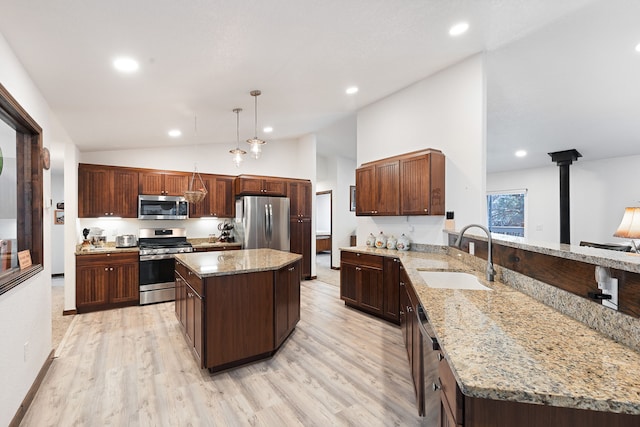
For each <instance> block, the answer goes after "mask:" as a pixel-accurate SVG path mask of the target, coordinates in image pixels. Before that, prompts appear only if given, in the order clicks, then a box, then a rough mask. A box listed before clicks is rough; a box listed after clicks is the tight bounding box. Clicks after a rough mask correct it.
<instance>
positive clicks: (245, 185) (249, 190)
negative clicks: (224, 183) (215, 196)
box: [236, 177, 264, 196]
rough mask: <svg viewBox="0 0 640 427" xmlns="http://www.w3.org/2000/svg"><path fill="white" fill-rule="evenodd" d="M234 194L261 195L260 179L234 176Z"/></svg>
mask: <svg viewBox="0 0 640 427" xmlns="http://www.w3.org/2000/svg"><path fill="white" fill-rule="evenodd" d="M236 194H238V195H243V196H244V195H258V196H260V195H262V194H264V192H263V191H262V179H260V178H246V177H239V178H236Z"/></svg>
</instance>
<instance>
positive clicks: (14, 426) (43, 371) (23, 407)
mask: <svg viewBox="0 0 640 427" xmlns="http://www.w3.org/2000/svg"><path fill="white" fill-rule="evenodd" d="M54 352H55V350H51V353H49V356H48V357H47V360H45V361H44V364H43V365H42V368H40V372H38V376H37V377H36V379H35V380H34V381H33V384H31V388H29V391H28V392H27V395H26V396H25V397H24V399H22V403H21V404H20V407H19V408H18V410H17V411H16V414H15V415H14V416H13V419H12V420H11V422H10V423H9V427H18V426H19V425H20V423H21V422H22V419H23V418H24V416H25V414H26V413H27V410H28V409H29V406H30V405H31V402H33V398H34V397H35V396H36V393H37V392H38V389H39V388H40V385H42V381H44V377H45V375H47V372H48V371H49V368H50V367H51V363H52V362H53V355H54Z"/></svg>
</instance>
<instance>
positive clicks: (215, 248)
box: [193, 243, 242, 252]
mask: <svg viewBox="0 0 640 427" xmlns="http://www.w3.org/2000/svg"><path fill="white" fill-rule="evenodd" d="M239 249H242V245H241V244H240V243H238V244H237V245H225V246H205V247H202V246H194V247H193V252H219V251H237V250H239Z"/></svg>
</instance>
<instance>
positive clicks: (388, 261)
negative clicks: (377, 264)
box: [383, 257, 401, 323]
mask: <svg viewBox="0 0 640 427" xmlns="http://www.w3.org/2000/svg"><path fill="white" fill-rule="evenodd" d="M400 267H401V266H400V260H399V259H398V258H387V257H385V258H384V267H383V270H384V273H383V274H384V278H383V283H384V304H383V308H384V317H385V318H386V319H387V320H391V321H392V322H394V323H399V322H400V287H399V285H398V284H399V283H400Z"/></svg>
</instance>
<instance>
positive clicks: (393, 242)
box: [387, 234, 398, 249]
mask: <svg viewBox="0 0 640 427" xmlns="http://www.w3.org/2000/svg"><path fill="white" fill-rule="evenodd" d="M397 244H398V239H396V238H395V237H394V236H393V234H392V235H391V237H389V238H388V239H387V249H397Z"/></svg>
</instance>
